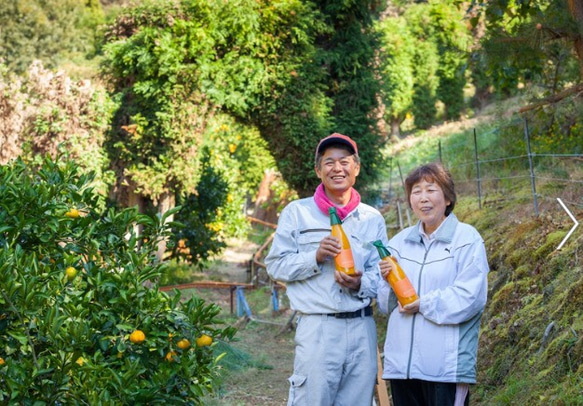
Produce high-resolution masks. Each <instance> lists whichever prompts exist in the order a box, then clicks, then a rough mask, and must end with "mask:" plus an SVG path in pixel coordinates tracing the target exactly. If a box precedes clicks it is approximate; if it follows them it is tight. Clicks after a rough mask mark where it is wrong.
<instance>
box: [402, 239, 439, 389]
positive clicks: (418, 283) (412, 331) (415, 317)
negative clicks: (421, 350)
mask: <svg viewBox="0 0 583 406" xmlns="http://www.w3.org/2000/svg"><path fill="white" fill-rule="evenodd" d="M423 245H425V244H423ZM432 245H433V241H432V242H431V244H429V247H427V249H426V250H425V255H423V264H421V269H420V270H419V277H418V278H417V292H421V275H422V274H423V268H425V261H426V260H427V254H429V248H431V246H432ZM417 313H418V312H417ZM417 313H415V314H414V315H413V322H412V323H411V342H410V343H409V361H408V362H407V379H411V377H410V374H411V362H412V360H413V342H414V341H415V320H416V319H417Z"/></svg>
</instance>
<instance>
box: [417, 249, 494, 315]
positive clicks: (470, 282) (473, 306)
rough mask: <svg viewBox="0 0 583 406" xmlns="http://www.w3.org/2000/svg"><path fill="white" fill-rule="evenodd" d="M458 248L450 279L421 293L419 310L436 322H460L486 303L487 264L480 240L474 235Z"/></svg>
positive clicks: (479, 309) (479, 310) (480, 309)
mask: <svg viewBox="0 0 583 406" xmlns="http://www.w3.org/2000/svg"><path fill="white" fill-rule="evenodd" d="M459 250H460V251H459V253H457V255H456V256H457V257H458V258H456V261H457V264H458V265H457V269H458V271H457V272H458V273H457V276H456V278H455V280H454V283H453V284H452V285H451V286H448V287H446V288H444V289H437V290H433V291H430V292H428V293H427V294H425V295H423V296H422V297H421V304H420V309H419V312H420V313H421V314H423V316H424V317H425V318H427V319H429V320H431V321H433V322H434V323H437V324H460V323H463V322H464V321H467V320H469V319H471V318H472V317H474V316H475V315H476V314H478V313H480V312H481V311H482V310H483V309H484V306H485V305H486V298H487V294H488V271H489V266H488V261H487V258H486V249H485V247H484V241H483V240H482V239H481V238H478V239H476V240H474V241H473V242H472V243H471V244H468V245H466V246H464V247H461V248H459Z"/></svg>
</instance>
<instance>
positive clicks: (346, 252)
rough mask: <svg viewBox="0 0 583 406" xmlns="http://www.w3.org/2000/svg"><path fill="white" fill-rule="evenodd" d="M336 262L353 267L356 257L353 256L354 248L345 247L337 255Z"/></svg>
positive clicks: (342, 265)
mask: <svg viewBox="0 0 583 406" xmlns="http://www.w3.org/2000/svg"><path fill="white" fill-rule="evenodd" d="M335 260H336V264H338V266H339V267H342V268H352V267H353V266H354V259H353V258H352V250H350V249H343V250H342V251H340V254H338V255H336V258H335Z"/></svg>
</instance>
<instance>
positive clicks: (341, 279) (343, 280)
mask: <svg viewBox="0 0 583 406" xmlns="http://www.w3.org/2000/svg"><path fill="white" fill-rule="evenodd" d="M361 278H362V272H359V271H355V273H354V274H353V275H347V274H345V273H344V272H338V271H334V279H335V280H336V282H338V283H339V284H340V285H342V286H345V287H347V288H349V289H352V290H359V289H360V279H361Z"/></svg>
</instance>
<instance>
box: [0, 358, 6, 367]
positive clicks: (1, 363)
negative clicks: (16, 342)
mask: <svg viewBox="0 0 583 406" xmlns="http://www.w3.org/2000/svg"><path fill="white" fill-rule="evenodd" d="M4 364H5V362H4V358H2V357H0V365H4Z"/></svg>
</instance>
